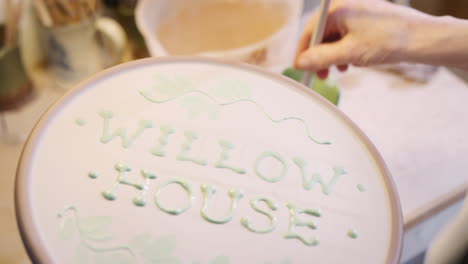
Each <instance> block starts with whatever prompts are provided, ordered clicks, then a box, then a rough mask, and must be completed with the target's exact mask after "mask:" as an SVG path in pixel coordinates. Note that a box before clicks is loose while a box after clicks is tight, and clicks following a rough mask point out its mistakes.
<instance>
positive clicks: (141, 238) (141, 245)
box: [128, 233, 151, 253]
mask: <svg viewBox="0 0 468 264" xmlns="http://www.w3.org/2000/svg"><path fill="white" fill-rule="evenodd" d="M150 243H151V236H150V235H149V234H148V233H144V234H140V235H137V236H136V237H134V238H132V239H131V240H130V242H128V246H129V247H130V248H131V249H133V250H135V251H137V252H139V253H142V252H143V251H145V249H146V248H147V247H148V245H149V244H150Z"/></svg>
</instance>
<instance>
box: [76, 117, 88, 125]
mask: <svg viewBox="0 0 468 264" xmlns="http://www.w3.org/2000/svg"><path fill="white" fill-rule="evenodd" d="M75 124H76V125H77V126H80V127H82V126H85V125H86V121H84V120H83V119H81V118H77V119H75Z"/></svg>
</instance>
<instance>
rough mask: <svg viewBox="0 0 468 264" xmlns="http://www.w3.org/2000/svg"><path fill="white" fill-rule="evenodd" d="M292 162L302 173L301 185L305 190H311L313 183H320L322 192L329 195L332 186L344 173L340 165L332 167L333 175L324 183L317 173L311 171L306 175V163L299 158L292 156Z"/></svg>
mask: <svg viewBox="0 0 468 264" xmlns="http://www.w3.org/2000/svg"><path fill="white" fill-rule="evenodd" d="M293 160H294V164H296V165H297V166H298V167H299V169H300V171H301V175H302V187H303V188H304V189H305V190H312V188H313V187H314V185H315V184H317V183H318V184H320V185H321V186H322V193H323V194H325V195H330V194H331V193H332V192H333V187H334V186H335V185H336V183H337V182H338V180H339V179H340V177H341V176H343V175H345V174H346V171H345V170H344V169H343V168H342V167H338V166H336V167H333V177H332V179H331V180H330V182H329V183H325V182H324V180H323V178H322V176H321V175H320V174H318V173H313V174H312V175H311V176H310V177H307V175H306V169H305V167H306V165H307V163H306V162H305V161H304V160H303V159H301V158H294V159H293Z"/></svg>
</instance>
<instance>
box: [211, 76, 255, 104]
mask: <svg viewBox="0 0 468 264" xmlns="http://www.w3.org/2000/svg"><path fill="white" fill-rule="evenodd" d="M206 92H207V93H208V94H210V95H211V96H214V97H216V98H218V99H220V101H233V100H238V99H247V98H250V96H251V94H252V88H251V87H250V86H249V85H248V84H247V83H245V82H243V81H240V80H231V79H220V80H216V81H215V82H214V83H213V84H212V85H210V86H209V87H208V88H207V90H206Z"/></svg>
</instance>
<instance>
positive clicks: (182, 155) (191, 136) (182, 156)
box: [177, 131, 207, 166]
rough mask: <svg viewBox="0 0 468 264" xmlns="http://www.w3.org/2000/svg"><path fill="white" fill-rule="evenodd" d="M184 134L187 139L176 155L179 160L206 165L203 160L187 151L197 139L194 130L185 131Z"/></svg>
mask: <svg viewBox="0 0 468 264" xmlns="http://www.w3.org/2000/svg"><path fill="white" fill-rule="evenodd" d="M184 135H185V138H186V140H187V141H186V142H185V143H184V144H183V145H182V149H181V150H180V152H179V154H178V155H177V159H178V160H180V161H190V162H193V163H195V164H197V165H200V166H206V164H207V163H206V161H205V160H202V159H197V158H193V157H190V156H189V152H190V149H192V144H193V142H194V141H195V140H197V139H198V136H197V134H195V132H192V131H186V132H185V134H184Z"/></svg>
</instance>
